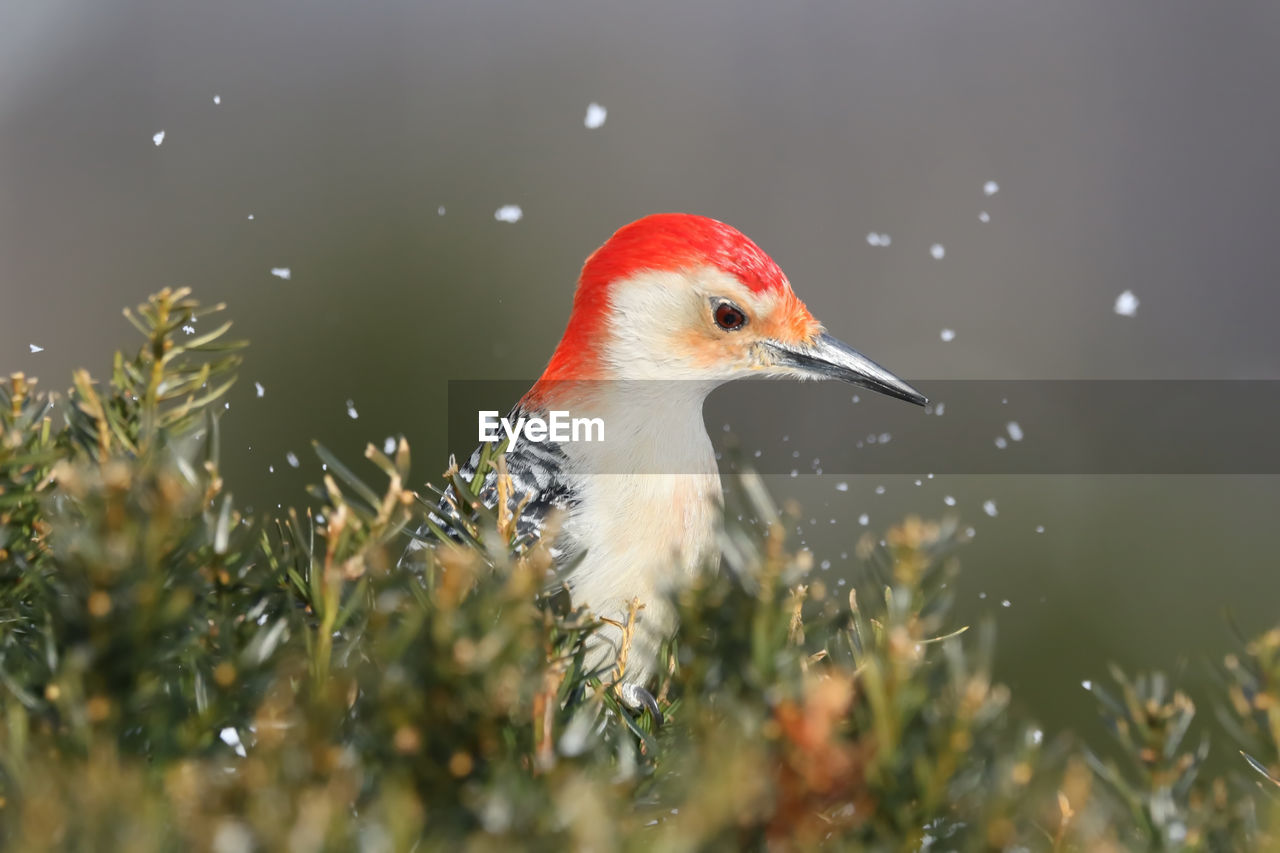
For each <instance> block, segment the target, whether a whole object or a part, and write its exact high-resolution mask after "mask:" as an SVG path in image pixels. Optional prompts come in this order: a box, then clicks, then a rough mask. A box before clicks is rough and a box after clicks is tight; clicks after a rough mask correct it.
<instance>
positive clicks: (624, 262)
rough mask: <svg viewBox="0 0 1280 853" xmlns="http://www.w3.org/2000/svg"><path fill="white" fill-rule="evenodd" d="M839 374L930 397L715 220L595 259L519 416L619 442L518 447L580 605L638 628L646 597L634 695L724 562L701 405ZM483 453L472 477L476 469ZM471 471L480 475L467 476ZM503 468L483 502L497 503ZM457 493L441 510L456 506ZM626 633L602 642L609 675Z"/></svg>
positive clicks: (635, 229) (631, 235) (600, 653)
mask: <svg viewBox="0 0 1280 853" xmlns="http://www.w3.org/2000/svg"><path fill="white" fill-rule="evenodd" d="M758 375H765V376H783V377H794V378H816V379H824V378H834V379H842V380H844V381H846V382H851V383H853V384H855V385H860V386H863V387H865V388H869V389H872V390H875V391H879V392H882V393H885V394H888V395H890V396H893V397H898V398H900V399H903V400H907V401H910V402H912V403H917V404H924V403H925V402H926V400H925V398H924V396H923V395H922V394H920V393H919V392H918V391H916V390H915V389H914V388H912V387H911V386H910V385H908V384H907V383H905V382H903V381H902V380H901V379H898V378H897V377H896V376H894V375H893V374H891V373H889V372H888V371H886V370H885V369H884V368H882V367H880V366H879V365H877V364H876V363H875V362H873V361H871V360H870V359H868V358H866V357H865V356H863V355H861V354H860V353H858V352H856V351H855V350H853V349H851V348H850V347H848V346H846V345H845V344H843V343H841V342H840V341H838V340H836V339H835V338H833V337H831V336H830V335H828V334H826V333H825V332H824V331H823V327H822V325H821V324H820V323H819V322H818V321H817V320H816V319H814V317H813V315H812V314H810V313H809V310H808V309H807V308H805V306H804V303H803V302H801V301H800V300H799V298H797V297H796V295H795V294H794V293H793V292H792V290H791V285H790V283H789V282H788V281H787V278H786V276H785V275H783V273H782V270H781V269H779V268H778V265H777V264H775V263H774V262H773V260H772V259H771V258H770V257H769V256H768V255H767V254H765V253H764V251H763V250H761V249H760V247H759V246H757V245H756V244H755V243H753V242H752V241H751V240H750V239H748V238H747V237H746V236H745V235H744V234H742V233H741V232H740V231H738V230H737V229H735V228H732V227H730V226H728V225H725V224H724V223H722V222H717V221H716V220H714V219H708V218H706V217H702V216H693V215H688V214H678V213H667V214H657V215H654V216H648V217H645V218H644V219H640V220H638V221H636V222H633V223H631V224H630V225H627V226H625V227H623V228H621V229H619V230H618V231H617V233H615V234H614V235H613V236H612V237H610V238H609V240H608V242H606V243H605V244H604V245H603V246H601V247H600V248H599V249H598V250H597V251H596V252H595V253H594V254H592V255H591V257H589V258H588V259H587V262H586V264H585V265H584V266H583V268H582V274H581V277H580V278H579V280H578V288H577V292H576V293H575V295H574V300H573V313H572V314H571V315H570V317H569V324H568V327H567V328H566V329H565V332H564V336H563V337H562V338H561V340H560V344H559V346H557V347H556V350H555V353H554V354H553V355H552V356H551V361H550V363H549V364H548V365H547V368H546V370H545V371H544V372H543V374H542V378H541V379H540V380H539V381H538V382H537V384H536V385H534V387H533V388H532V389H531V390H530V391H529V392H528V393H527V394H526V395H525V396H524V397H523V398H522V399H521V400H520V402H519V404H517V406H516V408H515V411H513V412H512V414H511V415H510V416H509V418H508V420H509V422H511V423H515V422H517V420H518V419H519V418H532V417H535V416H542V417H544V418H545V416H546V415H547V413H548V412H551V411H553V410H560V411H566V412H574V411H575V410H576V411H577V412H584V411H585V412H589V414H590V415H591V416H592V417H598V418H600V420H601V421H602V422H603V424H604V426H605V429H606V430H607V433H606V435H605V439H606V440H605V441H603V442H601V443H592V442H585V441H577V442H575V441H563V442H555V441H528V440H525V441H521V442H517V443H516V444H515V446H514V447H513V448H511V449H509V450H508V452H507V454H506V464H507V469H508V471H509V472H510V475H511V478H512V482H513V485H514V495H513V497H512V507H513V509H514V508H516V507H518V506H520V504H521V502H522V501H523V502H524V503H523V506H522V509H521V510H520V512H521V514H520V516H519V519H518V529H519V530H520V532H521V533H523V534H528V535H537V533H538V532H539V531H540V530H541V525H542V523H543V522H544V521H545V520H546V518H547V517H548V515H549V514H550V513H552V512H557V513H562V520H563V523H562V525H561V526H560V528H559V533H558V535H557V538H556V541H555V542H554V544H553V554H554V555H555V557H556V562H557V564H558V565H560V566H564V567H570V570H569V571H568V572H567V573H566V574H565V575H564V576H563V577H562V578H561V580H562V582H563V584H564V586H565V587H566V588H567V590H568V592H569V595H570V598H571V600H572V602H573V604H574V606H584V605H585V606H586V607H587V608H589V609H590V610H591V611H592V612H594V613H595V614H596V615H597V616H600V617H606V618H608V619H610V620H613V621H614V622H619V623H625V621H626V619H627V615H628V612H629V606H630V604H631V602H632V601H633V600H637V599H638V600H639V602H640V603H642V604H643V605H644V609H643V610H641V611H639V614H638V617H637V620H636V622H635V624H634V632H633V634H632V637H631V645H630V648H629V653H628V657H627V666H626V669H625V672H624V673H623V676H622V684H621V688H622V695H623V698H624V699H625V700H626V701H627V702H628V704H630V705H632V706H636V705H638V704H645V705H649V706H651V707H652V708H653V710H654V711H655V712H656V710H657V709H656V706H654V705H653V700H652V698H651V697H650V696H649V694H648V692H647V691H646V690H645V684H646V683H647V682H648V681H649V680H650V678H651V676H652V675H653V674H654V671H655V665H656V663H657V660H656V659H657V651H658V648H659V646H660V645H661V643H662V642H663V640H664V638H666V637H667V636H668V635H669V634H670V633H671V632H672V631H673V630H674V629H675V613H674V609H673V607H672V606H671V604H670V603H669V599H668V594H669V592H670V591H671V590H672V589H673V588H676V587H678V586H679V585H680V584H682V583H685V582H687V581H689V580H691V579H693V578H695V577H696V576H697V573H698V572H700V571H705V570H708V569H709V568H711V567H714V566H715V565H716V563H717V561H718V549H717V530H718V526H719V523H720V511H721V504H722V495H721V490H720V477H719V474H718V471H717V466H716V460H715V455H714V453H713V451H712V447H711V441H710V439H709V438H708V437H707V432H706V428H705V426H704V425H703V420H702V404H703V401H704V399H705V398H706V396H707V394H708V393H710V391H711V390H712V389H714V388H715V387H716V386H718V385H720V384H722V383H725V382H728V381H730V380H733V379H738V378H742V377H748V376H758ZM478 459H479V456H478V451H477V456H474V457H473V458H472V461H471V463H469V465H468V466H466V467H465V468H464V469H463V473H464V475H466V476H471V475H472V474H473V472H474V468H475V465H476V464H477V462H478ZM468 469H469V470H468ZM495 479H496V478H495V476H494V474H493V472H490V473H489V475H488V478H487V480H486V482H485V483H484V488H483V490H482V496H483V498H484V500H486V501H487V502H488V503H489V504H490V505H493V503H495V502H496V501H497V499H498V498H497V488H496V486H495ZM448 500H449V497H448V496H446V499H445V501H444V502H442V505H441V514H442V515H447V514H450V513H448V512H447V510H448V506H447V503H448ZM621 638H622V632H621V631H620V630H619V629H617V628H614V627H605V628H603V629H602V630H600V631H599V632H597V633H596V634H594V635H593V637H592V639H591V640H590V641H589V645H588V654H587V663H588V665H589V666H592V667H596V668H599V669H600V670H601V671H602V674H607V672H608V669H609V668H610V667H612V666H613V664H614V661H615V659H616V658H617V655H618V651H619V646H620V641H621Z"/></svg>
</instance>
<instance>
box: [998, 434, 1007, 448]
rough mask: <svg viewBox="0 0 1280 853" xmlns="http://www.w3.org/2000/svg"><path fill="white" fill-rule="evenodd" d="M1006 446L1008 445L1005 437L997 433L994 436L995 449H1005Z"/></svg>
mask: <svg viewBox="0 0 1280 853" xmlns="http://www.w3.org/2000/svg"><path fill="white" fill-rule="evenodd" d="M1008 446H1009V442H1008V441H1007V440H1006V439H1005V437H1004V436H1003V435H997V436H996V449H997V450H1004V449H1005V448H1006V447H1008Z"/></svg>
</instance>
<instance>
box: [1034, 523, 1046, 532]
mask: <svg viewBox="0 0 1280 853" xmlns="http://www.w3.org/2000/svg"><path fill="white" fill-rule="evenodd" d="M1036 533H1044V525H1043V524H1037V525H1036Z"/></svg>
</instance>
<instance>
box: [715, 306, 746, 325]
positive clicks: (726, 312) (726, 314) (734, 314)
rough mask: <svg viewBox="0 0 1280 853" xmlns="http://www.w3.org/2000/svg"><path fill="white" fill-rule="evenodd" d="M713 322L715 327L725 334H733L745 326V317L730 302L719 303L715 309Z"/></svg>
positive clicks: (740, 310) (739, 309)
mask: <svg viewBox="0 0 1280 853" xmlns="http://www.w3.org/2000/svg"><path fill="white" fill-rule="evenodd" d="M715 320H716V325H717V326H719V327H720V328H722V329H724V330H725V331H726V332H733V331H737V330H738V329H741V328H742V327H743V326H745V325H746V324H747V315H746V314H744V313H742V309H741V308H739V307H738V306H737V305H734V304H733V303H732V302H721V303H720V304H719V305H717V306H716V308H715Z"/></svg>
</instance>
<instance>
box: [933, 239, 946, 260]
mask: <svg viewBox="0 0 1280 853" xmlns="http://www.w3.org/2000/svg"><path fill="white" fill-rule="evenodd" d="M929 254H931V255H933V259H934V260H935V261H940V260H942V259H943V258H945V257H946V256H947V247H946V246H944V245H942V244H941V243H934V244H933V245H932V246H930V247H929Z"/></svg>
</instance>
